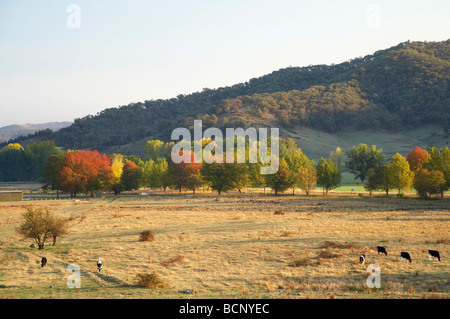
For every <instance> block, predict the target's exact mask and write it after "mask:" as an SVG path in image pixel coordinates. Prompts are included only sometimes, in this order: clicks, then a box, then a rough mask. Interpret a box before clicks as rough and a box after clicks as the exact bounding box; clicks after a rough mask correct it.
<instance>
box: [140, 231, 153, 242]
mask: <svg viewBox="0 0 450 319" xmlns="http://www.w3.org/2000/svg"><path fill="white" fill-rule="evenodd" d="M153 240H155V237H154V236H153V233H152V231H151V230H144V231H143V232H142V233H140V235H139V241H153Z"/></svg>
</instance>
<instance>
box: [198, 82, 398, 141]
mask: <svg viewBox="0 0 450 319" xmlns="http://www.w3.org/2000/svg"><path fill="white" fill-rule="evenodd" d="M216 113H217V114H218V115H219V116H220V115H222V114H225V115H224V116H223V118H220V117H219V118H220V119H221V120H219V123H218V124H219V126H224V127H225V126H227V125H230V124H232V125H233V126H239V124H241V125H245V123H244V122H247V123H248V121H244V120H242V119H241V120H240V118H241V117H240V116H239V115H240V114H246V115H247V117H248V115H251V117H252V118H256V119H274V120H275V121H277V122H278V124H279V125H280V126H281V127H289V126H292V127H293V126H309V127H313V128H317V129H320V130H325V131H329V132H334V131H336V130H341V129H343V128H346V127H354V128H356V129H358V128H365V127H367V126H372V127H384V128H388V129H396V128H398V127H399V125H400V124H399V122H400V119H399V118H398V117H397V116H395V115H392V114H390V113H389V112H388V111H387V110H386V108H385V107H383V106H382V105H377V104H375V103H373V102H371V101H370V100H369V99H368V98H367V96H366V94H365V93H364V92H362V90H361V88H360V86H359V83H358V82H357V81H356V80H351V81H349V82H339V83H333V84H331V85H329V86H322V85H315V86H312V87H310V88H308V89H306V90H303V91H299V90H292V91H288V92H276V93H272V94H269V93H263V94H259V93H258V94H254V95H251V96H244V97H237V98H236V99H231V100H224V101H223V102H222V103H221V104H220V105H219V106H218V107H217V109H216ZM229 114H231V116H230V115H229ZM206 122H207V123H208V121H206ZM236 122H237V123H236Z"/></svg>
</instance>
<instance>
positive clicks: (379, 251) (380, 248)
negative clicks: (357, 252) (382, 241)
mask: <svg viewBox="0 0 450 319" xmlns="http://www.w3.org/2000/svg"><path fill="white" fill-rule="evenodd" d="M377 250H378V255H379V254H380V253H382V254H385V255H386V256H387V251H386V248H384V247H382V246H377Z"/></svg>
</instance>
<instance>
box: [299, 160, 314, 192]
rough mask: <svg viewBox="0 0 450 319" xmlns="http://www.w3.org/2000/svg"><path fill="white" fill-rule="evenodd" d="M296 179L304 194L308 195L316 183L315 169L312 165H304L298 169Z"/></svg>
mask: <svg viewBox="0 0 450 319" xmlns="http://www.w3.org/2000/svg"><path fill="white" fill-rule="evenodd" d="M297 179H298V186H299V187H300V188H301V189H303V190H304V191H305V193H306V195H309V194H310V192H311V190H313V189H314V187H315V186H316V184H317V173H316V169H315V168H314V167H313V166H312V165H306V166H305V167H303V168H302V169H301V170H300V173H299V174H298V175H297Z"/></svg>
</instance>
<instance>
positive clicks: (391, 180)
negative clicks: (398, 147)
mask: <svg viewBox="0 0 450 319" xmlns="http://www.w3.org/2000/svg"><path fill="white" fill-rule="evenodd" d="M386 173H387V182H388V184H389V185H390V188H394V189H398V193H399V194H400V192H401V191H402V190H405V189H410V188H411V186H412V182H413V179H414V172H413V171H411V169H410V167H409V163H408V161H407V160H406V158H404V157H403V156H402V155H400V154H399V153H396V154H395V155H394V156H393V157H392V159H391V162H390V163H389V164H388V165H387V172H386Z"/></svg>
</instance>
